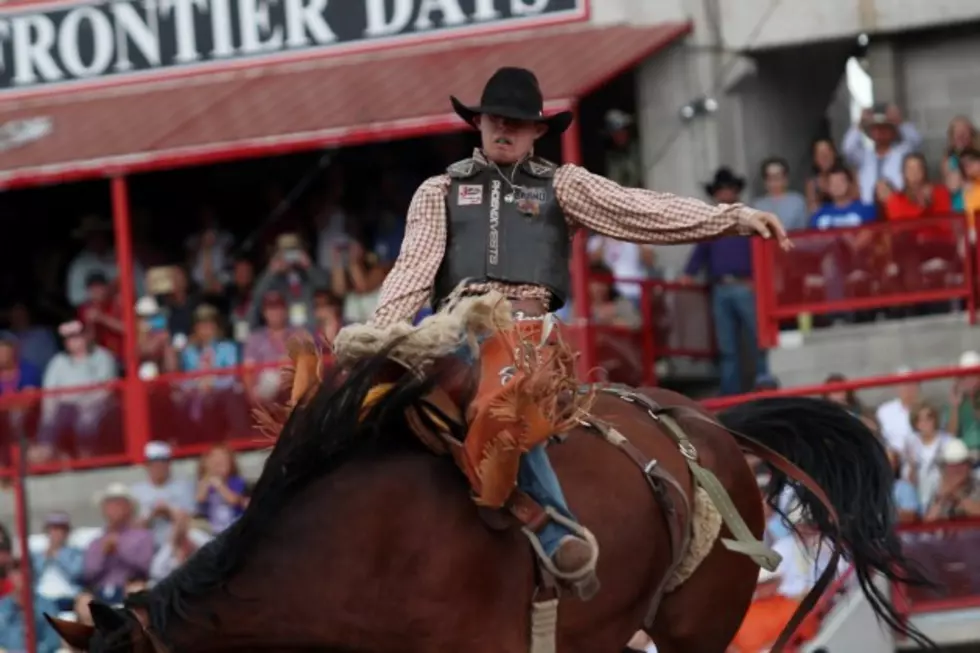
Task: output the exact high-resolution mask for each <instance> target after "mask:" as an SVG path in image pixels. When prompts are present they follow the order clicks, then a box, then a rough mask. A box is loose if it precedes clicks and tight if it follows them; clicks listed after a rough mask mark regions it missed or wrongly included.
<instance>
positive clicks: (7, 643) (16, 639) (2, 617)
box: [0, 596, 61, 653]
mask: <svg viewBox="0 0 980 653" xmlns="http://www.w3.org/2000/svg"><path fill="white" fill-rule="evenodd" d="M45 612H47V613H48V614H50V615H52V616H55V615H57V614H58V607H57V606H56V605H55V604H54V603H53V602H52V601H50V600H48V599H46V598H44V597H42V596H35V597H34V632H35V633H36V636H37V651H38V653H55V651H57V650H58V649H59V648H61V638H60V637H58V633H56V632H55V631H54V628H52V627H51V626H50V625H48V622H47V620H45V618H44V613H45ZM26 630H27V628H26V624H25V622H24V612H23V610H21V609H20V606H18V605H17V604H16V603H15V602H14V599H13V598H12V597H9V596H7V597H5V598H2V599H0V649H4V650H7V651H26V650H27V643H26V642H25V641H24V640H25V639H26V637H25V635H26Z"/></svg>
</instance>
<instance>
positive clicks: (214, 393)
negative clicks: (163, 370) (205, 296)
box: [181, 304, 246, 434]
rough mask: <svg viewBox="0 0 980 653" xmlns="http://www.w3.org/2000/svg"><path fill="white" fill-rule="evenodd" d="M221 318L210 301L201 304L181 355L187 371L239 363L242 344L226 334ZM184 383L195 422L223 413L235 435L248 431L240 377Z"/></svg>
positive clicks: (230, 375) (225, 367)
mask: <svg viewBox="0 0 980 653" xmlns="http://www.w3.org/2000/svg"><path fill="white" fill-rule="evenodd" d="M218 320H219V316H218V309H216V308H214V307H213V306H209V305H208V304H201V305H200V306H198V307H197V310H195V311H194V333H193V334H192V336H191V340H190V344H188V346H187V347H185V348H184V350H183V352H182V357H181V360H182V363H183V369H184V371H185V372H201V371H204V370H230V369H232V368H234V367H235V366H236V365H238V347H236V346H235V343H234V342H232V341H231V340H227V339H224V338H223V337H222V334H221V327H220V326H219V324H218ZM181 385H182V387H183V389H184V391H185V392H186V393H187V394H186V396H185V401H186V405H187V412H188V415H189V416H190V418H191V419H192V420H193V421H194V422H198V423H199V422H201V421H202V420H203V419H204V418H205V417H219V416H223V418H224V419H225V427H226V428H227V429H228V430H229V432H231V434H240V433H241V432H243V431H244V430H245V428H246V427H245V424H244V420H243V419H241V418H242V417H243V414H244V412H245V411H242V410H240V409H241V406H240V405H239V403H238V402H237V401H235V393H236V389H237V386H238V379H237V377H236V376H235V375H234V373H226V374H221V375H214V376H195V377H194V378H193V379H189V380H187V381H185V382H183V383H182V384H181ZM209 424H210V422H209Z"/></svg>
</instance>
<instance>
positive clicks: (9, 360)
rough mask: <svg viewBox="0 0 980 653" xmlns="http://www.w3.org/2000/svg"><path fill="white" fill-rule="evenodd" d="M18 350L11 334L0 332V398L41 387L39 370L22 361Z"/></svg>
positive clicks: (15, 340)
mask: <svg viewBox="0 0 980 653" xmlns="http://www.w3.org/2000/svg"><path fill="white" fill-rule="evenodd" d="M18 349H19V348H18V343H17V338H16V337H15V336H14V335H13V334H12V333H9V332H0V396H4V395H11V394H13V393H15V392H21V391H23V390H27V389H29V388H40V387H41V370H40V369H38V368H37V367H35V366H34V365H33V364H32V363H30V362H28V361H26V360H23V359H22V358H21V357H20V355H19V352H18Z"/></svg>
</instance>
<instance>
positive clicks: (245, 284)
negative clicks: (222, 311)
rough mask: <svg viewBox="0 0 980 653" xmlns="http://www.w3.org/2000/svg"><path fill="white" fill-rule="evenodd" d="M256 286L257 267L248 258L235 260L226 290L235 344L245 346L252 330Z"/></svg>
mask: <svg viewBox="0 0 980 653" xmlns="http://www.w3.org/2000/svg"><path fill="white" fill-rule="evenodd" d="M254 285H255V266H254V265H252V261H250V260H249V259H247V258H239V259H236V260H235V265H234V267H233V268H232V275H231V283H230V284H228V288H227V289H226V290H225V297H226V299H227V301H228V312H229V314H230V316H231V324H232V334H233V336H234V338H235V342H238V343H240V344H244V343H245V341H246V340H248V334H249V330H250V326H249V322H248V320H249V315H250V314H251V310H252V297H253V295H252V288H253V286H254Z"/></svg>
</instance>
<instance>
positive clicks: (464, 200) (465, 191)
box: [456, 184, 483, 206]
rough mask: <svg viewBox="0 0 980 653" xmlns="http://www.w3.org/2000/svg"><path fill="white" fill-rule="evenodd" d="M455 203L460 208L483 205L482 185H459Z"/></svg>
mask: <svg viewBox="0 0 980 653" xmlns="http://www.w3.org/2000/svg"><path fill="white" fill-rule="evenodd" d="M456 203H457V204H458V205H460V206H476V205H478V204H483V185H482V184H460V185H459V194H458V196H457V197H456Z"/></svg>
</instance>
